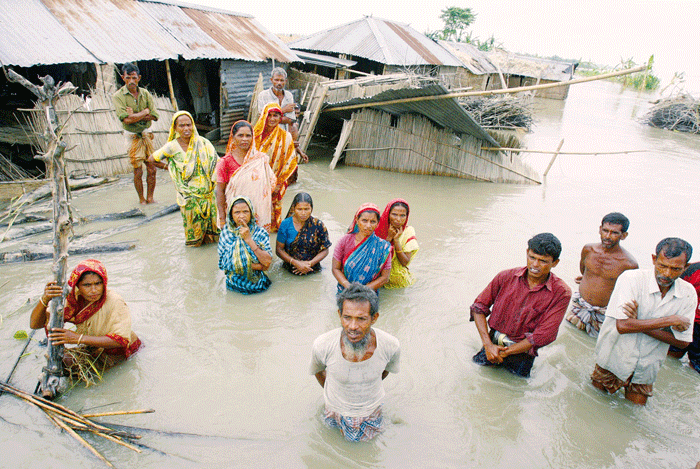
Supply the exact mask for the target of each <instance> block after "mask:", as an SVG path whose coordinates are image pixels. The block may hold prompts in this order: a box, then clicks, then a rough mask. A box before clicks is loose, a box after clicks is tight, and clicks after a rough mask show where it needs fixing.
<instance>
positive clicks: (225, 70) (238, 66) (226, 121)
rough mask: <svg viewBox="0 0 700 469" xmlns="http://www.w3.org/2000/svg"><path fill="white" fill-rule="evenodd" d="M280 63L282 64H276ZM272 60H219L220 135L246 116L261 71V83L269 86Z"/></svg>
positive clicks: (223, 134) (225, 133)
mask: <svg viewBox="0 0 700 469" xmlns="http://www.w3.org/2000/svg"><path fill="white" fill-rule="evenodd" d="M276 65H282V64H276ZM272 68H273V67H272V62H270V61H266V62H250V61H247V60H222V61H221V69H220V73H221V106H220V108H219V109H220V110H221V120H220V121H219V122H220V127H221V135H222V136H224V137H225V138H227V137H228V134H229V132H230V131H231V126H232V125H233V123H234V122H236V121H237V120H240V119H245V118H247V117H248V110H249V108H250V100H251V98H252V97H253V89H254V88H255V84H256V83H257V81H258V77H259V76H260V74H261V73H262V76H263V85H264V87H265V88H269V86H270V72H272Z"/></svg>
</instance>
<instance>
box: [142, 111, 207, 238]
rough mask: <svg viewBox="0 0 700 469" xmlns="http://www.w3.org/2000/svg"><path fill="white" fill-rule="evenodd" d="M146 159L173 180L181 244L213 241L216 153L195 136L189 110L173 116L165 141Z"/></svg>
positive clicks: (194, 128)
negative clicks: (180, 230)
mask: <svg viewBox="0 0 700 469" xmlns="http://www.w3.org/2000/svg"><path fill="white" fill-rule="evenodd" d="M148 160H149V161H150V162H153V163H154V164H155V165H156V166H158V167H160V168H163V169H167V170H168V172H169V173H170V177H171V178H172V179H173V183H174V184H175V190H177V204H178V205H179V206H180V213H181V214H182V224H183V226H184V227H185V244H186V245H187V246H201V245H202V244H206V243H215V242H216V241H217V239H218V235H219V229H218V228H217V226H216V205H215V201H214V187H215V186H214V184H215V176H214V171H215V169H216V163H217V161H218V160H219V156H218V155H217V154H216V150H214V146H213V145H212V144H211V142H210V141H209V140H207V139H206V138H204V137H200V136H199V134H198V133H197V128H196V127H195V125H194V119H192V116H191V115H190V113H189V112H187V111H180V112H176V113H175V115H173V120H172V123H171V125H170V134H169V135H168V141H167V143H166V144H165V145H163V147H161V148H160V149H159V150H156V151H155V152H154V153H153V154H152V155H151V156H149V158H148Z"/></svg>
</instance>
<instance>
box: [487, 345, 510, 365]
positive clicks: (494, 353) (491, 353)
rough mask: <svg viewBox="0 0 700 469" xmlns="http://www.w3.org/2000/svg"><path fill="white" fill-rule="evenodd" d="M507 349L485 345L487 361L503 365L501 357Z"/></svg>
mask: <svg viewBox="0 0 700 469" xmlns="http://www.w3.org/2000/svg"><path fill="white" fill-rule="evenodd" d="M505 349H506V348H505V347H502V346H500V345H496V344H491V345H488V344H487V345H484V351H485V352H486V359H487V360H488V361H490V362H491V363H503V357H501V352H503V351H505Z"/></svg>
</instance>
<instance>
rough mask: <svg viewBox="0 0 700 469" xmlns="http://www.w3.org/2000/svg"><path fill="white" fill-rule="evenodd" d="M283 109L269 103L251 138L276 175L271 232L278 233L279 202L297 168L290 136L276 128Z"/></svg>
mask: <svg viewBox="0 0 700 469" xmlns="http://www.w3.org/2000/svg"><path fill="white" fill-rule="evenodd" d="M280 119H282V109H281V108H280V106H279V104H277V103H274V102H273V103H268V104H267V105H266V106H265V109H263V112H262V114H261V115H260V118H259V119H258V122H256V123H255V127H254V128H253V134H254V135H255V145H256V146H257V148H258V149H259V150H260V151H262V152H263V153H265V154H267V155H268V157H269V158H270V167H271V168H272V172H274V173H275V177H276V178H277V184H276V185H275V188H274V190H273V191H272V231H273V232H275V231H277V230H278V228H279V226H280V223H281V222H282V198H283V197H284V193H285V192H286V191H287V186H288V185H289V178H290V177H291V175H292V174H293V173H294V170H295V169H296V167H297V155H296V151H295V150H294V140H293V139H292V134H290V133H289V132H287V131H286V130H284V129H282V128H281V127H280V126H279V123H280Z"/></svg>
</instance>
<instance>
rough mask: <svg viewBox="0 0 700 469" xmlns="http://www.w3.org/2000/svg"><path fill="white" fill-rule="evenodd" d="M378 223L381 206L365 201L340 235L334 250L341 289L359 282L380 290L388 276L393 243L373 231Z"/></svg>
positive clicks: (334, 259) (335, 271) (339, 287)
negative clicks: (348, 227) (347, 227)
mask: <svg viewBox="0 0 700 469" xmlns="http://www.w3.org/2000/svg"><path fill="white" fill-rule="evenodd" d="M378 224H379V207H377V206H376V205H374V204H372V203H366V204H362V205H361V206H360V208H359V209H357V212H356V213H355V217H354V219H353V222H352V225H351V226H350V229H349V230H348V233H347V234H346V235H345V236H343V237H342V238H340V240H339V241H338V243H337V244H336V246H335V250H334V251H333V276H334V277H335V278H336V280H337V281H338V291H341V290H342V289H344V288H347V287H348V286H349V285H350V283H352V282H358V283H361V284H363V285H367V286H368V287H370V288H371V289H373V290H375V291H376V290H378V289H379V288H381V286H382V285H384V284H385V283H386V282H387V281H388V280H389V273H390V272H391V256H390V253H391V246H390V245H389V243H388V242H386V241H385V240H383V239H381V238H379V237H378V236H377V235H376V234H375V233H374V231H375V230H376V228H377V225H378Z"/></svg>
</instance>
